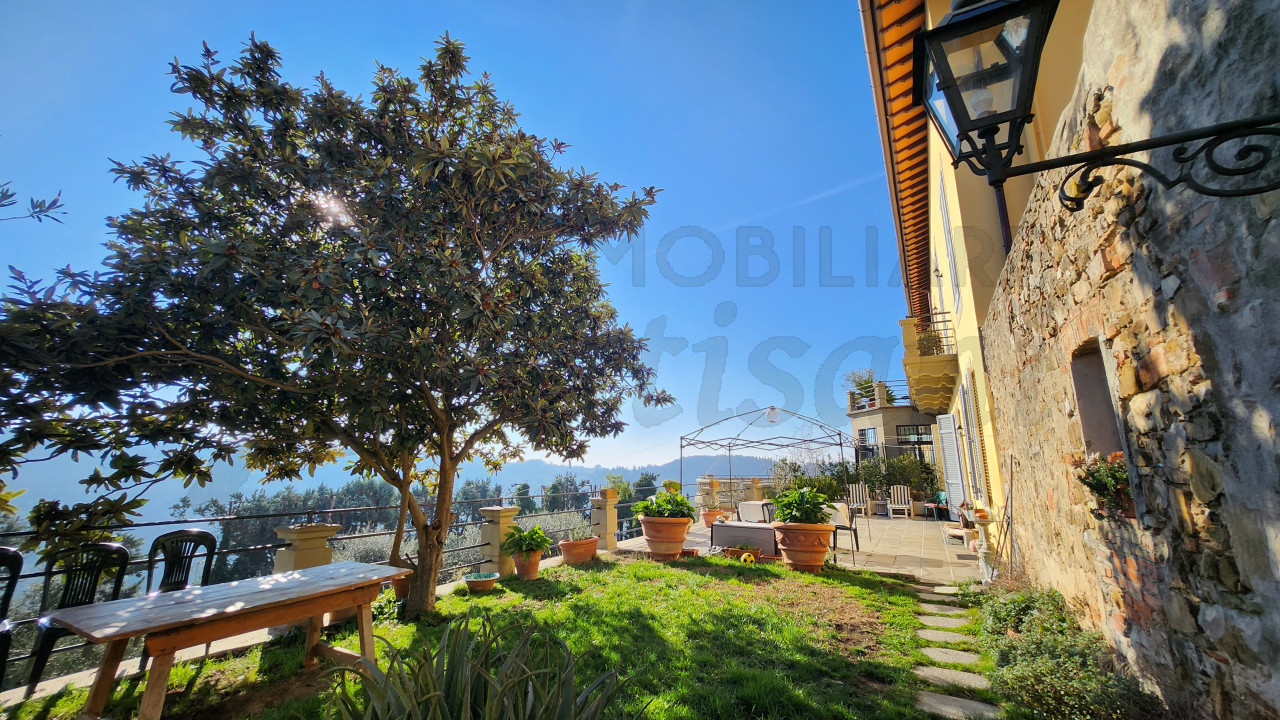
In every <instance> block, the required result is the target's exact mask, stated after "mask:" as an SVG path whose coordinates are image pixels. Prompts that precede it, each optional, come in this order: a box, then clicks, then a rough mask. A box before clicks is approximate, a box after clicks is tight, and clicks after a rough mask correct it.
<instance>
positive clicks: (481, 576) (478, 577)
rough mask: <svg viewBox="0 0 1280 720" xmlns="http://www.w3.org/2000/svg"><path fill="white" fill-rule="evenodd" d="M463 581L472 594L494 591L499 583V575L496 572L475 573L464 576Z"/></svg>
mask: <svg viewBox="0 0 1280 720" xmlns="http://www.w3.org/2000/svg"><path fill="white" fill-rule="evenodd" d="M462 581H463V582H465V583H466V584H467V589H468V590H470V591H471V592H486V591H489V590H492V589H493V584H494V583H496V582H497V581H498V573H496V572H473V573H467V574H466V575H463V576H462Z"/></svg>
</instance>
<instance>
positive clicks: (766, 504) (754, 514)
mask: <svg viewBox="0 0 1280 720" xmlns="http://www.w3.org/2000/svg"><path fill="white" fill-rule="evenodd" d="M738 520H740V521H742V522H753V523H771V522H773V502H772V501H770V500H765V501H759V500H747V501H744V502H740V503H738Z"/></svg>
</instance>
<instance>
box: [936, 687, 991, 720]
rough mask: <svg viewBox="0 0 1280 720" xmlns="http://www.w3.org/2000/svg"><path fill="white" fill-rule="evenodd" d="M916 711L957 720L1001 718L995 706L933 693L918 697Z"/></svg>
mask: <svg viewBox="0 0 1280 720" xmlns="http://www.w3.org/2000/svg"><path fill="white" fill-rule="evenodd" d="M916 709H917V710H921V711H923V712H929V713H933V714H935V715H941V716H942V717H946V718H954V719H955V720H967V719H968V718H998V717H1000V708H998V707H996V706H995V705H988V704H987V703H984V702H978V701H977V700H965V699H964V698H958V697H951V696H950V695H940V694H938V693H931V692H921V693H920V694H919V695H918V696H916Z"/></svg>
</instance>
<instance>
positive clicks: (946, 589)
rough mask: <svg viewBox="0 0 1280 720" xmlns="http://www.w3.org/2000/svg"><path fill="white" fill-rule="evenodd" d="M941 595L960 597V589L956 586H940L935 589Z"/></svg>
mask: <svg viewBox="0 0 1280 720" xmlns="http://www.w3.org/2000/svg"><path fill="white" fill-rule="evenodd" d="M933 591H934V592H935V593H937V594H939V595H959V594H960V588H958V587H956V586H955V585H939V586H937V587H935V588H934V589H933Z"/></svg>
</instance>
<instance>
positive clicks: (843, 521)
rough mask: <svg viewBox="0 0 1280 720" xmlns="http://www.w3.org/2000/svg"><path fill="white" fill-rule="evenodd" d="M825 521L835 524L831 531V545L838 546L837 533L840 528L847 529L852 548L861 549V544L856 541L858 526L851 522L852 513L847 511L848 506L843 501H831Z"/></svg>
mask: <svg viewBox="0 0 1280 720" xmlns="http://www.w3.org/2000/svg"><path fill="white" fill-rule="evenodd" d="M827 522H828V523H829V524H831V525H835V526H836V529H835V531H834V532H832V533H831V547H833V548H839V547H840V541H839V538H838V533H839V532H840V531H841V530H848V531H849V539H851V540H852V541H853V548H854V549H855V550H861V549H862V545H861V543H859V542H858V526H857V525H855V524H854V523H853V515H852V514H851V513H850V511H849V506H848V505H846V504H845V503H832V504H831V506H830V507H828V508H827Z"/></svg>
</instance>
